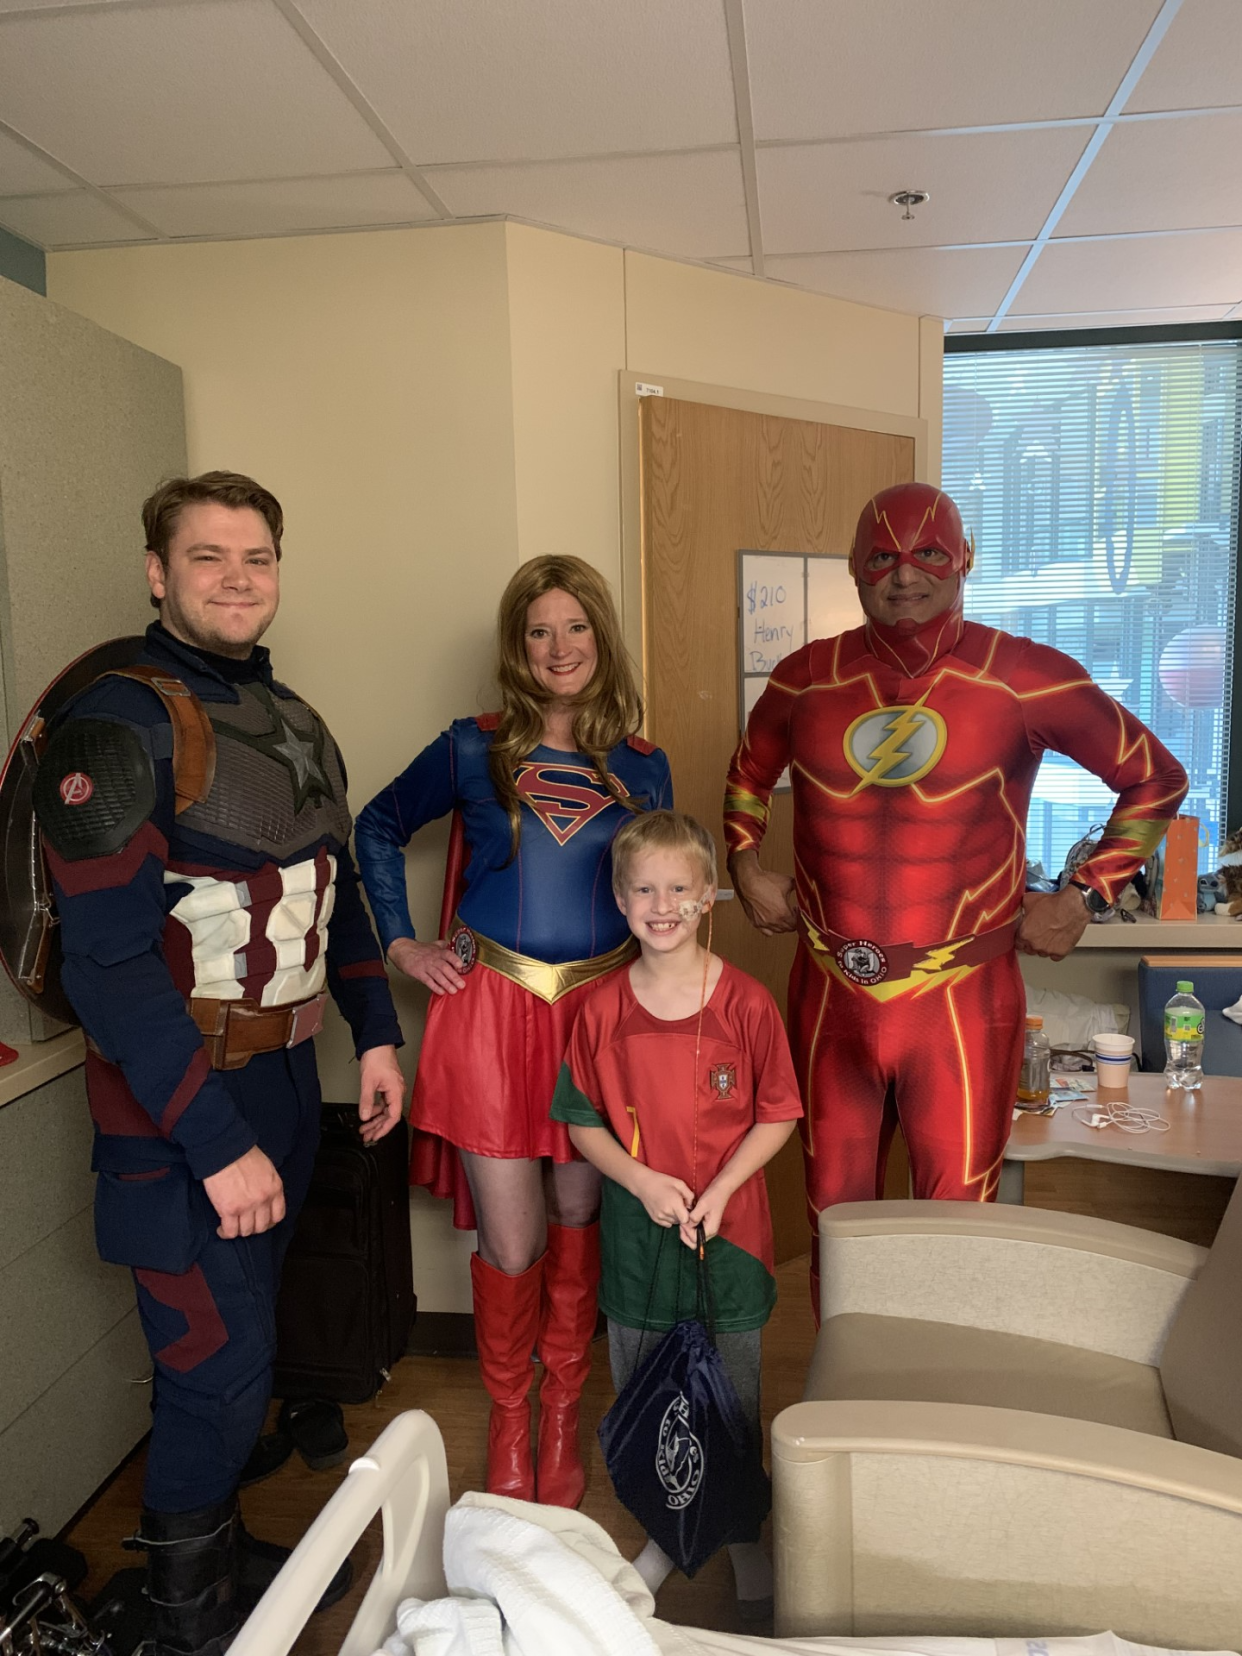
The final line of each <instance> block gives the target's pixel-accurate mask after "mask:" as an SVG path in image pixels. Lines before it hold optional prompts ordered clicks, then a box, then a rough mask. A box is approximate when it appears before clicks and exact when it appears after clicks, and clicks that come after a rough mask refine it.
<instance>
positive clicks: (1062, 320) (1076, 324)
mask: <svg viewBox="0 0 1242 1656" xmlns="http://www.w3.org/2000/svg"><path fill="white" fill-rule="evenodd" d="M1227 308H1228V307H1227V306H1223V305H1182V306H1179V307H1178V308H1177V309H1176V310H1146V311H1081V312H1077V313H1075V312H1070V313H1069V314H1067V315H1064V316H1061V315H1053V316H1013V315H1009V316H1007V317H1006V318H1005V320H1004V321H1003V322H1002V323H1001V325H1000V327H999V328H998V329H997V330H996V331H997V332H998V333H1048V332H1051V331H1053V330H1055V329H1059V328H1156V327H1163V326H1164V325H1166V324H1167V323H1173V322H1219V321H1220V320H1221V319H1222V318H1223V317H1224V315H1225V311H1226V309H1227ZM983 325H984V327H986V326H987V323H986V322H985V323H984V324H983Z"/></svg>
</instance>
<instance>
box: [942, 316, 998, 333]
mask: <svg viewBox="0 0 1242 1656" xmlns="http://www.w3.org/2000/svg"><path fill="white" fill-rule="evenodd" d="M991 320H992V318H991V317H990V316H959V317H958V318H957V319H956V321H953V322H946V323H945V326H944V331H945V333H951V334H959V333H967V334H973V333H984V332H986V330H987V325H988V323H989V322H990V321H991Z"/></svg>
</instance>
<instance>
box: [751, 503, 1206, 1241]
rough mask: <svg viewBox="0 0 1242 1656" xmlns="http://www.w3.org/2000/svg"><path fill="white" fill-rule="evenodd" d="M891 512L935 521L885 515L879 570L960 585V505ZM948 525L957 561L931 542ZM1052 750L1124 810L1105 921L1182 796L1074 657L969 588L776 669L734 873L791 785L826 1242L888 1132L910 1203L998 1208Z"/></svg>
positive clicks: (867, 1190) (811, 1204)
mask: <svg viewBox="0 0 1242 1656" xmlns="http://www.w3.org/2000/svg"><path fill="white" fill-rule="evenodd" d="M899 495H900V496H903V497H904V499H903V501H902V502H899V505H905V506H906V507H907V508H908V507H909V506H910V505H911V504H913V505H919V504H920V502H926V501H927V500H930V501H931V502H932V503H933V504H932V505H931V506H930V507H928V511H927V512H925V513H924V514H923V516H922V519H921V520H920V518H919V517H918V515H917V514H915V515H914V516H913V517H908V521H907V522H905V523H904V524H903V522H902V521H901V516H900V514H899V513H898V512H892V513H891V516H892V517H893V518H894V523H893V524H892V525H889V524H888V523H887V522H885V521H883V519H884V514H883V513H881V512H877V513H876V518H877V519H878V520H879V527H878V528H875V535H874V544H875V545H876V546H877V547H879V546H881V545H884V546H885V547H888V548H889V550H887V551H886V552H885V553H884V556H883V558H881V559H880V560H878V561H880V562H886V563H887V565H888V567H889V568H891V567H893V566H894V560H898V561H907V562H915V563H918V562H919V554H918V551H917V550H916V551H914V552H911V550H910V548H911V545H912V544H913V545H914V546H915V547H916V548H918V547H921V546H923V545H924V544H930V545H931V546H933V547H935V546H937V545H941V544H947V545H949V546H950V547H951V548H953V549H954V555H955V557H956V559H957V563H956V569H955V571H954V572H960V573H961V574H964V573H965V571H966V570H967V569H968V568H969V562H970V554H969V550H968V549H967V547H966V542H965V537H964V535H962V533H961V523H960V519H959V518H958V515H957V511H956V508H955V507H953V505H952V502H950V501H948V500H947V497H945V496H943V495H939V494H938V493H937V491H935V490H933V489H930V488H928V487H927V486H925V485H904V486H903V487H902V488H901V489H898V490H889V491H886V494H885V495H881V496H878V497H877V500H876V501H875V502H872V503H871V505H870V506H869V507H868V509H867V511H868V512H871V511H873V509H874V508H876V507H877V506H879V505H880V504H881V503H883V502H884V501H885V500H886V498H887V497H888V496H899ZM911 496H913V497H914V498H913V501H911V499H910V497H911ZM936 503H940V510H941V514H942V516H943V515H944V510H945V508H947V509H948V512H950V513H951V517H952V520H953V522H954V523H955V524H956V537H958V538H959V539H957V540H955V539H954V536H952V535H945V534H943V533H941V534H940V535H939V537H938V538H937V537H936V536H934V535H932V534H929V532H928V528H927V517H928V513H930V514H931V516H932V517H933V518H934V516H935V512H936ZM866 519H867V512H864V520H866ZM920 521H921V522H922V532H921V533H920V532H919V524H920ZM873 527H874V526H873ZM863 531H864V522H860V525H859V534H860V537H863V538H864V540H865V543H866V544H865V545H864V548H863V550H864V553H865V552H866V551H867V550H868V549H869V548H870V546H871V544H872V538H873V537H872V534H871V532H870V530H869V531H868V533H867V535H866V536H864V535H863ZM890 531H891V533H890ZM858 549H859V540H858V539H857V538H856V541H855V556H857V554H858ZM853 561H855V559H854V558H852V562H853ZM856 567H857V568H858V569H859V570H861V569H862V567H863V566H862V563H861V560H859V561H858V562H857V563H856ZM885 572H887V571H885ZM930 573H932V574H937V573H938V571H936V570H932V571H930ZM858 578H859V579H860V580H866V579H868V577H867V575H866V574H860V575H859V577H858ZM1047 749H1054V750H1055V751H1057V752H1059V753H1065V754H1068V755H1069V757H1070V758H1072V759H1074V760H1076V761H1077V762H1078V763H1079V764H1080V765H1083V766H1084V767H1086V768H1087V769H1088V770H1091V771H1093V772H1094V773H1095V774H1096V775H1097V776H1099V777H1100V778H1101V779H1102V780H1103V781H1105V782H1106V783H1107V784H1108V785H1109V786H1110V787H1111V788H1113V789H1115V790H1116V791H1117V793H1118V795H1119V798H1118V800H1117V804H1116V807H1115V809H1114V811H1113V814H1112V817H1111V818H1110V820H1109V822H1108V825H1107V828H1106V830H1105V833H1104V836H1103V838H1102V840H1101V842H1100V844H1099V846H1098V847H1097V849H1096V851H1095V852H1094V854H1093V855H1092V857H1091V858H1090V860H1089V861H1088V862H1086V863H1085V864H1083V865H1082V867H1081V868H1080V869H1079V870H1078V878H1079V879H1081V880H1082V881H1083V882H1085V883H1086V884H1088V885H1090V886H1093V887H1094V888H1096V889H1097V890H1098V891H1100V892H1101V893H1103V894H1104V895H1105V896H1106V897H1108V898H1110V899H1111V898H1113V897H1114V896H1115V895H1117V894H1118V893H1120V891H1121V889H1122V887H1123V886H1124V885H1125V883H1126V882H1127V881H1128V880H1129V879H1130V878H1131V876H1132V875H1133V874H1134V873H1135V872H1136V870H1137V869H1139V868H1140V867H1141V866H1142V864H1143V862H1144V860H1145V859H1146V858H1147V856H1148V855H1149V854H1150V853H1151V851H1152V850H1153V849H1154V847H1155V846H1156V845H1157V844H1158V843H1159V841H1160V838H1161V836H1162V835H1163V833H1164V831H1165V828H1166V826H1167V824H1168V821H1169V819H1170V818H1171V817H1173V816H1174V815H1175V814H1176V811H1177V806H1178V804H1179V802H1180V801H1181V799H1182V797H1183V795H1184V793H1185V788H1186V778H1185V773H1184V772H1183V770H1182V768H1181V766H1180V765H1179V764H1178V763H1177V761H1176V760H1175V759H1174V758H1173V756H1172V755H1171V754H1170V753H1169V752H1168V750H1167V749H1166V748H1164V747H1163V746H1162V744H1161V743H1160V742H1159V741H1157V739H1156V738H1155V737H1154V736H1153V735H1152V734H1151V732H1150V731H1149V730H1147V728H1146V727H1145V726H1144V725H1142V724H1141V723H1140V722H1139V721H1138V720H1137V719H1136V718H1134V716H1133V715H1132V714H1130V713H1128V712H1127V711H1126V710H1125V708H1123V707H1122V706H1121V705H1120V704H1119V703H1118V702H1116V701H1114V700H1113V699H1112V697H1110V696H1108V695H1106V694H1105V692H1104V691H1102V690H1101V689H1099V688H1098V686H1096V685H1095V684H1094V683H1093V682H1092V681H1091V679H1090V678H1089V677H1088V675H1087V673H1086V672H1085V670H1084V669H1083V668H1082V667H1080V666H1079V665H1078V663H1077V662H1075V661H1073V660H1071V659H1070V657H1068V656H1066V655H1062V654H1061V653H1060V652H1059V651H1057V650H1053V649H1049V648H1047V647H1046V646H1044V645H1040V644H1034V643H1032V642H1031V641H1030V640H1029V639H1024V638H1015V637H1013V636H1012V635H1010V634H1008V633H1004V632H999V631H997V630H996V629H994V628H991V627H984V626H979V625H977V624H975V623H974V622H969V621H963V619H962V615H961V600H960V586H959V596H958V599H957V601H956V602H955V604H954V606H953V607H952V608H951V609H950V610H948V611H947V612H945V613H942V614H941V615H939V616H937V617H935V618H934V619H933V620H932V621H930V622H928V623H926V624H925V625H923V626H921V627H915V626H914V624H913V623H910V622H906V623H901V624H900V630H899V629H898V628H894V627H891V626H882V625H880V624H879V623H877V622H874V621H868V622H867V624H866V625H865V626H863V627H859V628H856V629H855V630H853V631H851V632H847V633H842V634H841V635H840V636H838V637H836V638H828V639H819V640H817V641H815V642H814V643H811V644H808V645H807V646H806V647H805V648H804V649H801V650H799V651H797V652H796V653H795V654H794V655H791V656H789V657H787V658H786V659H785V660H784V661H783V662H781V663H780V665H779V666H778V667H777V669H776V671H775V672H774V673H773V674H772V677H771V679H770V680H769V683H768V686H767V688H766V689H765V691H764V693H763V695H762V696H761V698H760V699H759V701H758V703H757V704H756V706H755V709H754V711H753V713H752V714H751V717H750V721H749V724H748V726H747V729H746V734H745V736H744V738H743V740H742V742H741V745H740V746H739V747H738V750H737V752H736V753H735V755H734V757H733V761H732V764H731V767H730V771H729V780H728V791H727V796H726V803H725V812H726V815H725V837H726V840H727V843H728V846H729V849H730V851H731V852H732V851H738V850H742V849H745V848H748V847H756V848H757V847H758V846H759V845H760V844H761V842H762V840H763V836H764V832H765V829H766V827H767V822H768V814H769V801H770V798H771V792H772V788H773V786H774V784H775V782H776V780H777V778H778V777H779V776H780V775H781V773H782V771H783V770H784V769H785V767H786V766H787V765H788V766H789V767H790V773H791V778H792V787H793V801H794V855H795V865H796V866H795V871H794V879H795V890H796V898H797V907H798V917H799V932H800V939H799V947H798V952H797V955H796V957H795V961H794V967H793V972H792V975H791V978H790V985H789V1033H790V1041H791V1046H792V1048H793V1053H794V1060H795V1064H796V1066H797V1069H798V1076H799V1082H800V1084H801V1086H802V1089H803V1100H804V1103H805V1105H806V1117H805V1119H804V1122H803V1123H802V1132H803V1146H804V1150H805V1156H806V1174H807V1198H808V1210H809V1218H810V1221H811V1225H812V1232H813V1233H814V1230H815V1225H816V1220H817V1216H818V1213H819V1211H820V1210H821V1209H822V1208H824V1207H827V1206H829V1205H830V1204H832V1203H835V1202H845V1201H858V1200H866V1199H869V1198H871V1197H874V1196H876V1195H877V1194H878V1193H879V1190H880V1188H881V1187H882V1182H883V1173H884V1162H885V1159H886V1156H887V1150H888V1145H889V1142H890V1141H891V1138H892V1133H893V1129H894V1127H895V1124H896V1119H897V1118H899V1119H900V1122H901V1126H902V1130H903V1132H904V1134H905V1137H906V1141H907V1144H908V1145H909V1149H910V1158H911V1166H912V1172H913V1180H914V1194H915V1195H916V1196H918V1197H941V1198H949V1199H956V1200H964V1201H988V1200H992V1199H994V1197H995V1195H996V1187H997V1181H998V1178H999V1173H1000V1164H1001V1158H1002V1155H1003V1152H1004V1147H1005V1142H1006V1139H1007V1137H1008V1129H1009V1125H1010V1118H1011V1112H1012V1108H1013V1100H1014V1096H1015V1086H1016V1082H1017V1072H1018V1067H1019V1064H1020V1061H1021V1049H1022V1036H1023V1015H1024V1011H1025V1000H1024V991H1023V985H1022V980H1021V976H1020V973H1019V970H1018V964H1017V959H1016V956H1015V953H1014V948H1013V938H1014V933H1015V930H1016V926H1017V921H1018V918H1019V915H1020V910H1021V906H1022V901H1023V891H1024V885H1025V869H1026V834H1025V827H1026V815H1027V806H1028V803H1029V800H1030V794H1031V786H1032V784H1033V782H1034V780H1035V773H1036V771H1037V769H1038V768H1039V762H1040V759H1041V757H1042V755H1043V753H1044V752H1045V751H1046V750H1047ZM894 1108H895V1111H896V1116H894V1114H893V1111H894Z"/></svg>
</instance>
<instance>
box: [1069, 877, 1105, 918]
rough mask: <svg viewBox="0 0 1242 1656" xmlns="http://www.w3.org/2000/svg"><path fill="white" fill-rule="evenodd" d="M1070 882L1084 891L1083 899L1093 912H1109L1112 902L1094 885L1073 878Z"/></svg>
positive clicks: (1078, 889) (1076, 888)
mask: <svg viewBox="0 0 1242 1656" xmlns="http://www.w3.org/2000/svg"><path fill="white" fill-rule="evenodd" d="M1070 884H1071V885H1072V886H1073V887H1074V888H1075V890H1077V891H1081V892H1082V900H1083V902H1084V903H1085V904H1086V905H1087V908H1088V910H1089V911H1090V912H1091V913H1092V914H1107V913H1108V911H1109V909H1110V908H1112V906H1113V905H1112V904H1111V903H1110V902H1109V900H1108V898H1107V897H1105V896H1104V895H1103V894H1102V893H1101V892H1098V891H1097V890H1096V889H1095V887H1094V886H1089V885H1085V884H1084V883H1083V882H1082V881H1081V880H1071V881H1070Z"/></svg>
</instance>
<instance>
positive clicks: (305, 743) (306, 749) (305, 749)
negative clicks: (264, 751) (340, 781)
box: [272, 719, 328, 791]
mask: <svg viewBox="0 0 1242 1656" xmlns="http://www.w3.org/2000/svg"><path fill="white" fill-rule="evenodd" d="M280 728H281V731H282V732H283V734H284V738H285V739H284V741H283V742H273V743H272V752H273V753H279V754H280V756H281V758H282V759H283V760H284V761H285V763H286V764H287V765H288V766H289V768H290V770H292V772H293V774H294V776H295V777H296V778H297V783H298V787H299V789H304V788H305V787H306V784H307V783H308V782H317V783H318V784H319V786H320V787H321V788H323V789H325V791H326V789H327V785H328V779H327V777H326V776H325V775H324V774H323V771H322V769H321V768H320V766H319V765H318V764H317V762H316V760H315V744H314V742H312V741H311V740H310V738H309V737H306V736H299V735H298V733H297V731H296V730H293V729H292V728H291V727H290V726H289V725H287V724H286V723H285V721H284V720H283V719H282V720H281V721H280Z"/></svg>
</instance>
